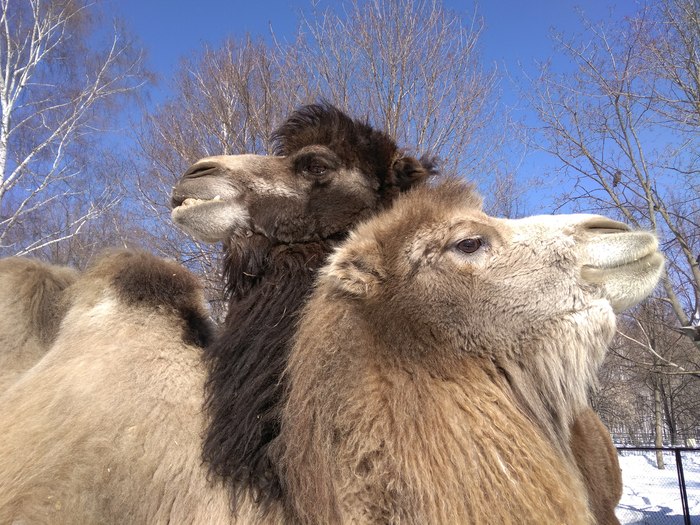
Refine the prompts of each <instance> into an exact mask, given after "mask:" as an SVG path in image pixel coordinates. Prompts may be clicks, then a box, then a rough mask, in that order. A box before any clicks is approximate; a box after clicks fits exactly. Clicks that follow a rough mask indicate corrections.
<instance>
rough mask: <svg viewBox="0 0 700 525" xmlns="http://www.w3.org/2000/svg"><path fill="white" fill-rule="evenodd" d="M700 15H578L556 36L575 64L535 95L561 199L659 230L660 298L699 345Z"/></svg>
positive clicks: (542, 141)
mask: <svg viewBox="0 0 700 525" xmlns="http://www.w3.org/2000/svg"><path fill="white" fill-rule="evenodd" d="M699 13H700V5H699V4H698V3H697V2H696V1H695V0H664V1H663V2H661V3H659V4H658V5H654V6H646V7H642V8H640V11H639V13H638V14H637V16H635V17H632V18H630V19H627V20H625V21H615V22H612V23H608V24H605V23H592V22H589V21H587V20H585V19H584V20H583V23H584V29H585V32H584V34H583V35H582V36H579V37H577V38H574V39H571V40H566V39H565V38H564V37H562V36H561V35H558V36H557V37H556V39H557V42H558V43H559V45H560V49H561V52H562V53H563V54H564V56H566V57H567V58H568V59H569V60H570V62H571V67H570V68H567V69H566V70H565V71H559V72H556V71H553V70H552V68H551V66H549V65H546V66H545V67H544V68H543V71H542V75H541V77H540V78H539V79H538V80H537V81H536V91H535V95H533V99H532V100H533V103H534V105H535V107H536V109H537V111H538V113H539V116H540V118H541V120H542V122H543V126H542V127H541V128H540V129H539V130H537V131H538V133H537V134H536V135H535V136H536V143H537V144H538V145H539V146H540V147H541V148H542V149H544V150H545V151H547V152H549V153H551V154H552V155H554V156H555V157H556V158H557V159H558V160H559V161H560V162H561V166H562V168H561V172H562V173H563V174H564V176H565V177H567V178H570V179H573V181H574V189H573V191H572V192H570V193H569V194H568V195H566V196H565V197H566V201H568V202H574V203H575V205H576V206H577V207H578V208H585V209H589V210H595V211H601V210H602V211H604V212H605V213H608V214H612V215H618V216H620V217H622V218H623V219H625V220H626V221H628V222H629V223H631V224H633V225H635V226H637V227H641V228H649V229H652V230H656V231H657V232H658V233H659V235H660V237H661V242H662V247H663V250H664V252H665V254H666V256H667V261H668V264H667V276H666V278H665V279H664V281H663V288H664V292H665V294H664V297H663V298H662V300H663V301H665V302H667V303H668V304H669V305H670V306H671V308H672V310H673V312H674V314H675V316H676V329H677V330H679V331H683V332H684V333H686V335H688V336H689V337H690V338H691V339H694V340H695V342H696V344H697V345H698V348H700V331H698V329H697V326H698V324H699V323H700V268H698V255H699V254H700V227H699V225H700V184H698V180H700V177H699V176H698V175H699V174H700V165H699V164H698V163H699V162H700V155H699V153H700V135H698V133H697V122H698V118H699V117H700V113H698V109H700V104H699V103H698V100H699V99H698V94H699V93H700V91H699V87H700V82H699V81H700V77H699V76H698V70H699V68H700V53H699V52H698V50H699V49H700V47H699V46H700V26H699V25H698V15H699ZM683 327H685V328H683Z"/></svg>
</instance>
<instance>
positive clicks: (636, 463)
mask: <svg viewBox="0 0 700 525" xmlns="http://www.w3.org/2000/svg"><path fill="white" fill-rule="evenodd" d="M681 454H682V457H681V459H682V463H683V472H684V476H685V484H686V490H687V492H688V507H689V509H690V516H691V517H690V522H691V524H692V525H700V451H697V452H682V453H681ZM664 462H665V464H666V468H665V469H664V470H659V469H657V468H656V459H655V453H654V452H630V451H623V452H622V455H621V456H620V467H622V478H623V481H624V484H625V492H624V494H623V496H622V500H621V501H620V505H619V506H618V507H617V517H618V518H619V519H620V521H621V522H622V523H623V524H625V525H628V524H629V525H631V524H639V525H641V524H644V525H683V523H684V522H683V506H682V503H681V493H680V489H679V488H678V474H677V472H676V460H675V457H674V454H673V453H669V452H665V453H664Z"/></svg>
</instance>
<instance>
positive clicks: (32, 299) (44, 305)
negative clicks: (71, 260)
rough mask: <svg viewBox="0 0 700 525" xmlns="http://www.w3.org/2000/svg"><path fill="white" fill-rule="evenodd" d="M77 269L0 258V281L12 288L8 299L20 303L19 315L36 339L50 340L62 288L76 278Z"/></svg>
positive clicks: (59, 311)
mask: <svg viewBox="0 0 700 525" xmlns="http://www.w3.org/2000/svg"><path fill="white" fill-rule="evenodd" d="M78 275H79V273H78V271H77V270H75V269H73V268H70V267H68V266H57V265H53V264H48V263H45V262H42V261H38V260H35V259H26V258H23V257H8V258H6V259H1V260H0V285H2V286H3V287H4V288H5V289H6V290H12V293H10V294H8V295H7V299H8V300H12V301H18V302H16V303H15V304H21V305H22V306H23V311H22V318H23V319H25V320H26V322H27V328H28V329H29V330H30V332H31V333H33V334H34V335H35V337H37V339H39V340H40V341H43V342H45V343H50V342H51V341H52V340H53V338H54V336H55V333H56V330H57V329H58V324H59V323H60V319H61V317H62V309H63V303H62V301H61V294H62V292H63V291H64V290H65V289H66V288H67V287H69V286H70V285H71V284H73V282H75V280H76V279H77V278H78Z"/></svg>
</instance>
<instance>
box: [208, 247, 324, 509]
mask: <svg viewBox="0 0 700 525" xmlns="http://www.w3.org/2000/svg"><path fill="white" fill-rule="evenodd" d="M260 247H264V248H265V249H264V250H260V251H258V252H254V253H251V254H248V255H246V256H245V258H244V259H242V260H240V261H239V262H238V265H236V264H235V261H234V260H233V258H231V257H230V254H229V260H228V262H227V266H228V268H229V274H228V277H229V279H232V276H234V275H241V277H244V278H245V280H246V282H245V283H244V286H235V287H234V286H233V285H231V284H230V283H232V281H231V280H229V293H230V300H229V311H228V315H227V317H226V323H225V326H224V328H223V330H222V332H221V334H220V335H219V337H218V338H217V340H216V341H215V342H214V343H213V344H212V345H210V346H208V347H207V348H206V349H205V352H204V360H205V363H206V365H207V375H208V377H207V385H206V409H207V411H208V412H209V425H208V428H207V432H206V435H205V439H204V444H203V455H204V458H205V460H206V461H207V462H208V463H209V467H210V470H211V471H212V472H213V473H214V474H216V475H217V476H219V477H220V478H222V479H223V480H224V481H225V482H226V484H227V485H228V486H229V488H230V490H231V494H232V497H233V499H234V504H236V503H237V502H238V501H241V500H242V499H243V498H244V497H245V496H246V493H247V492H248V491H252V493H253V494H254V495H255V497H256V498H258V499H259V500H260V501H261V503H262V505H263V507H265V505H266V504H268V506H269V504H272V503H273V502H274V501H275V500H278V499H279V498H280V497H281V489H280V483H279V480H278V477H277V472H276V469H275V468H274V467H273V465H272V463H271V461H270V459H269V458H268V455H267V451H268V447H269V445H270V443H271V442H272V441H273V440H274V439H275V438H276V437H277V435H278V434H279V413H280V410H281V403H282V396H283V393H284V388H285V387H284V382H283V372H284V369H285V366H286V362H287V356H288V354H289V350H290V347H291V340H292V337H293V334H294V330H295V327H296V324H297V320H298V313H299V311H300V309H301V308H302V307H303V306H304V303H305V300H306V297H307V295H308V294H309V292H310V291H311V288H312V287H313V283H314V280H315V276H316V271H317V269H318V268H319V267H320V266H321V265H322V264H323V262H324V260H325V258H326V255H327V254H328V253H329V252H330V250H331V246H330V245H328V244H326V243H313V244H312V243H308V244H297V245H285V246H270V245H268V246H260Z"/></svg>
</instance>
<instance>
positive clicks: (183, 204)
mask: <svg viewBox="0 0 700 525" xmlns="http://www.w3.org/2000/svg"><path fill="white" fill-rule="evenodd" d="M220 201H221V195H216V196H215V197H213V198H211V199H199V198H195V197H187V198H185V199H183V200H181V201H179V202H178V201H175V200H173V206H172V208H173V211H175V210H177V209H178V208H183V209H184V208H192V207H193V206H201V205H202V204H207V203H211V202H220Z"/></svg>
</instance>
